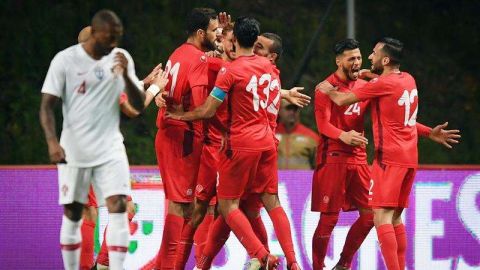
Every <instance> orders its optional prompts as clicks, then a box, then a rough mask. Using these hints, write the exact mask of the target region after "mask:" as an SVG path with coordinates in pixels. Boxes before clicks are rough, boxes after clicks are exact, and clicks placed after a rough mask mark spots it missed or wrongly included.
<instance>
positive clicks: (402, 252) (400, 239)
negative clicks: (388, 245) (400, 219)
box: [393, 223, 407, 270]
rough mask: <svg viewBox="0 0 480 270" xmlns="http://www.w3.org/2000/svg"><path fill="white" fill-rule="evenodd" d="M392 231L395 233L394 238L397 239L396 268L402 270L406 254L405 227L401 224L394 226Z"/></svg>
mask: <svg viewBox="0 0 480 270" xmlns="http://www.w3.org/2000/svg"><path fill="white" fill-rule="evenodd" d="M393 230H394V231H395V237H396V239H397V257H398V266H399V267H400V270H404V269H405V257H406V253H407V231H406V230H405V225H403V223H401V224H399V225H397V226H394V227H393Z"/></svg>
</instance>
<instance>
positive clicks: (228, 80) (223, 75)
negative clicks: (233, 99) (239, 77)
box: [215, 66, 234, 93]
mask: <svg viewBox="0 0 480 270" xmlns="http://www.w3.org/2000/svg"><path fill="white" fill-rule="evenodd" d="M233 83H234V76H233V74H232V71H231V70H230V69H229V68H227V67H225V66H223V67H222V68H221V69H220V71H219V72H218V75H217V80H216V81H215V87H218V88H220V89H222V90H223V91H225V92H226V93H228V92H229V91H230V88H231V87H232V85H233Z"/></svg>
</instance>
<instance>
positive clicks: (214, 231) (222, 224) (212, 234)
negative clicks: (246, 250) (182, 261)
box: [197, 216, 230, 269]
mask: <svg viewBox="0 0 480 270" xmlns="http://www.w3.org/2000/svg"><path fill="white" fill-rule="evenodd" d="M229 235H230V227H228V224H227V222H226V221H225V219H224V218H223V217H222V216H219V217H217V219H215V221H214V222H213V223H212V226H211V229H210V231H209V232H208V237H207V242H206V243H205V247H204V248H203V252H202V253H203V254H201V256H200V257H199V259H197V268H200V269H210V267H211V265H212V261H213V258H215V256H216V255H217V254H218V252H220V250H221V249H222V247H223V245H225V242H227V239H228V236H229Z"/></svg>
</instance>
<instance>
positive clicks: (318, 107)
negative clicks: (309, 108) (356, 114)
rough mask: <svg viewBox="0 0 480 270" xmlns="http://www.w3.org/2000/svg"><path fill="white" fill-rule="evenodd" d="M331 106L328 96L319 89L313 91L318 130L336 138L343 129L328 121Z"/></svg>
mask: <svg viewBox="0 0 480 270" xmlns="http://www.w3.org/2000/svg"><path fill="white" fill-rule="evenodd" d="M331 108H332V102H331V100H330V98H329V97H328V96H327V95H325V94H323V93H322V92H320V91H315V120H316V122H317V128H318V132H320V133H321V134H323V135H325V136H327V137H329V138H332V139H338V137H340V134H341V133H342V131H343V130H341V129H339V128H337V127H335V126H334V125H332V124H331V123H330V116H331Z"/></svg>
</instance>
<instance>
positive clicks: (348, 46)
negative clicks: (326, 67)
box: [333, 38, 360, 56]
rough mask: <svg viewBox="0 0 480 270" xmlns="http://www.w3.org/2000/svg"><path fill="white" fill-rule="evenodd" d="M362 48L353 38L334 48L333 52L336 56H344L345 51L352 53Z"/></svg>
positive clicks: (339, 43) (341, 42) (340, 42)
mask: <svg viewBox="0 0 480 270" xmlns="http://www.w3.org/2000/svg"><path fill="white" fill-rule="evenodd" d="M359 47H360V42H358V41H357V40H356V39H353V38H347V39H344V40H341V41H339V42H337V43H336V44H335V46H333V52H334V53H335V55H336V56H338V55H340V54H342V53H343V52H344V51H350V50H354V49H358V48H359Z"/></svg>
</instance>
